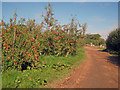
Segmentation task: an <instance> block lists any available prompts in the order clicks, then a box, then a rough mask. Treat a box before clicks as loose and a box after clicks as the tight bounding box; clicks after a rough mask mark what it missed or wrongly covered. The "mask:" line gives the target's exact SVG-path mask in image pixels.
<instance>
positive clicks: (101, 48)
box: [97, 47, 106, 50]
mask: <svg viewBox="0 0 120 90" xmlns="http://www.w3.org/2000/svg"><path fill="white" fill-rule="evenodd" d="M97 49H103V50H104V49H106V48H102V47H98V48H97Z"/></svg>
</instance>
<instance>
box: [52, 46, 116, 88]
mask: <svg viewBox="0 0 120 90" xmlns="http://www.w3.org/2000/svg"><path fill="white" fill-rule="evenodd" d="M85 48H86V51H85V52H86V54H87V60H85V62H84V63H83V64H82V65H80V66H79V67H78V68H76V69H75V71H74V72H72V73H71V76H70V77H68V78H66V79H65V80H63V81H60V82H58V83H56V84H55V85H54V88H118V64H117V63H116V61H117V60H118V59H117V57H116V56H113V55H110V54H108V53H107V52H102V51H101V50H99V49H95V48H92V47H85Z"/></svg>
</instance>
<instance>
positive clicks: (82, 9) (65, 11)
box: [0, 0, 118, 39]
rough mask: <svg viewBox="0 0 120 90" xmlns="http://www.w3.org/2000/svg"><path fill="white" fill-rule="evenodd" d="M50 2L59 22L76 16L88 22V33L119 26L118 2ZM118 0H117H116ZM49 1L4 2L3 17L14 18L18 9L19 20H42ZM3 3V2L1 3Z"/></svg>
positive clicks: (81, 21)
mask: <svg viewBox="0 0 120 90" xmlns="http://www.w3.org/2000/svg"><path fill="white" fill-rule="evenodd" d="M83 1H84V2H49V3H50V4H52V5H53V7H52V8H53V11H54V14H55V15H54V16H55V18H56V19H57V20H58V23H59V24H61V25H62V24H68V23H70V21H71V18H72V16H71V15H73V17H75V18H76V19H77V20H78V21H79V22H80V24H84V23H87V30H86V33H92V34H96V33H98V34H100V35H101V36H102V38H104V39H106V38H107V35H108V34H109V33H110V32H111V31H112V30H114V29H115V28H117V27H118V2H86V0H83ZM116 1H117V0H116ZM47 4H48V2H14V0H13V2H7V0H6V1H5V0H4V1H3V2H2V17H3V19H4V20H5V21H6V22H9V19H10V18H13V14H14V12H15V10H16V9H17V14H18V17H17V20H18V19H20V18H26V19H28V18H30V19H35V20H36V23H39V22H41V21H42V17H40V15H41V14H42V12H44V13H45V9H44V6H46V5H47ZM0 5H1V4H0Z"/></svg>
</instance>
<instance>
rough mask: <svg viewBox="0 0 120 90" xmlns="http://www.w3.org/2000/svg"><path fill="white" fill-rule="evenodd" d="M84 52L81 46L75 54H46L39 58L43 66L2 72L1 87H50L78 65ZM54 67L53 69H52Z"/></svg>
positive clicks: (83, 57)
mask: <svg viewBox="0 0 120 90" xmlns="http://www.w3.org/2000/svg"><path fill="white" fill-rule="evenodd" d="M85 58H86V54H85V52H84V48H81V49H80V51H79V52H78V54H77V55H75V56H68V57H56V56H46V57H43V58H42V59H41V62H42V65H43V68H39V69H32V70H24V71H23V72H21V71H15V70H11V71H5V72H3V73H2V88H48V87H49V88H50V85H49V84H50V83H55V82H57V81H59V80H62V79H64V78H65V77H67V76H69V75H70V72H72V71H73V70H74V68H76V67H78V66H79V65H80V64H82V62H83V61H84V59H85ZM53 69H54V70H53Z"/></svg>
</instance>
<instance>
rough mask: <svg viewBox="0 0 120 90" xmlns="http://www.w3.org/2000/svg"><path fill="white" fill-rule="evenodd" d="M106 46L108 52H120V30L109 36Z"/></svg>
mask: <svg viewBox="0 0 120 90" xmlns="http://www.w3.org/2000/svg"><path fill="white" fill-rule="evenodd" d="M106 46H107V49H108V50H112V51H117V52H118V51H120V28H119V29H116V30H114V31H112V32H111V33H110V34H109V36H108V38H107V40H106Z"/></svg>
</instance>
